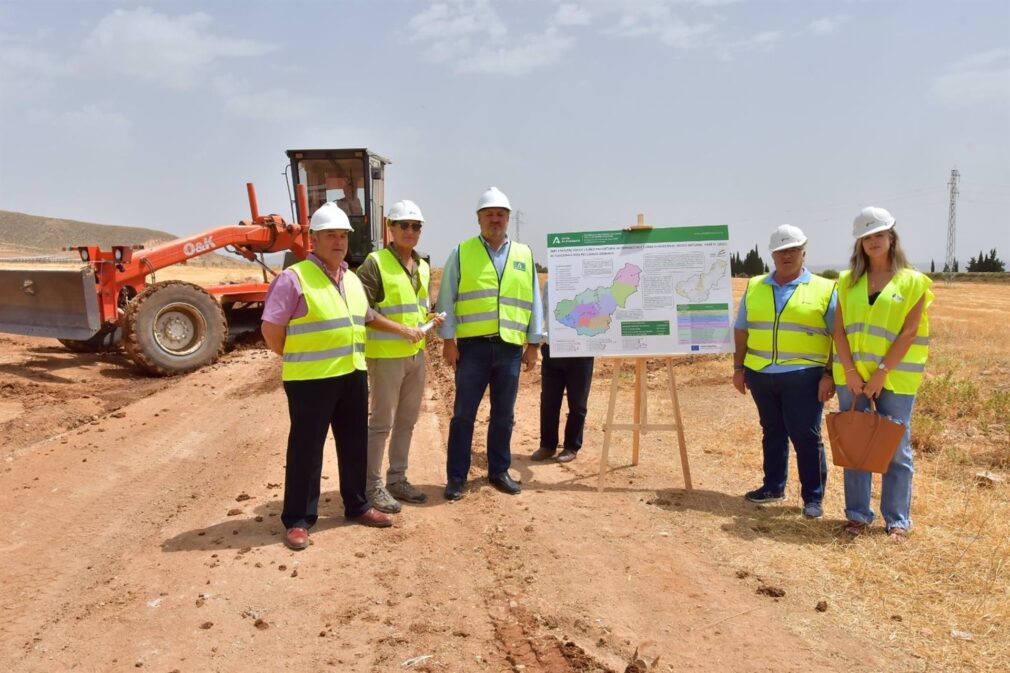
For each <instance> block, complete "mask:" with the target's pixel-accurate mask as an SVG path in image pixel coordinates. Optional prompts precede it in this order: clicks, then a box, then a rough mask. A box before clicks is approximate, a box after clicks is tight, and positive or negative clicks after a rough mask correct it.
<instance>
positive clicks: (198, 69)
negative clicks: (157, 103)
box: [79, 7, 274, 89]
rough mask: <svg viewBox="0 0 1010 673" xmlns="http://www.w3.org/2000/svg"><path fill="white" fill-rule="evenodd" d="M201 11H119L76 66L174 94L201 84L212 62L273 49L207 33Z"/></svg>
mask: <svg viewBox="0 0 1010 673" xmlns="http://www.w3.org/2000/svg"><path fill="white" fill-rule="evenodd" d="M212 24H213V19H212V18H211V17H210V16H208V15H207V14H204V13H202V12H198V13H195V14H183V15H179V16H175V17H171V16H167V15H165V14H160V13H158V12H155V11H153V10H151V9H148V8H146V7H140V8H137V9H131V10H122V9H117V10H115V11H114V12H112V13H111V14H109V15H107V16H106V17H105V18H103V19H102V20H101V21H99V23H98V25H97V26H95V28H94V30H93V31H92V32H91V34H90V35H89V36H88V37H87V39H86V40H85V42H84V49H83V52H82V54H81V56H80V58H79V64H80V66H81V68H82V69H84V70H86V71H96V70H98V71H101V72H103V73H119V74H123V75H127V76H130V77H134V78H137V79H141V80H149V81H154V82H160V83H164V84H166V85H167V86H169V87H172V88H175V89H190V88H193V87H195V86H197V85H199V84H202V83H203V82H204V80H205V78H206V77H207V73H208V70H209V68H210V66H212V65H213V64H214V63H215V62H217V61H219V60H222V59H226V58H240V57H248V56H257V55H260V54H265V53H268V52H270V51H273V50H274V47H272V46H270V45H267V44H263V43H262V42H258V41H254V40H247V39H244V38H231V37H223V36H220V35H216V34H214V33H213V32H211V26H212Z"/></svg>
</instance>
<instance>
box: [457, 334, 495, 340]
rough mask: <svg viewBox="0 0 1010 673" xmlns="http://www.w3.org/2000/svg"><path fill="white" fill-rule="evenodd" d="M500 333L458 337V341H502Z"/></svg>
mask: <svg viewBox="0 0 1010 673" xmlns="http://www.w3.org/2000/svg"><path fill="white" fill-rule="evenodd" d="M501 340H502V338H501V335H499V334H483V335H481V336H472V337H458V338H457V339H456V341H501Z"/></svg>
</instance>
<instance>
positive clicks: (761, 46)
mask: <svg viewBox="0 0 1010 673" xmlns="http://www.w3.org/2000/svg"><path fill="white" fill-rule="evenodd" d="M781 40H782V33H781V32H780V31H777V30H766V31H763V32H760V33H756V34H755V35H751V36H750V37H748V38H744V39H743V40H737V41H735V42H726V43H723V44H720V45H719V47H718V49H717V53H718V55H719V58H720V59H721V60H723V61H731V60H733V57H734V56H736V54H738V53H741V52H755V51H756V52H766V51H771V50H772V49H774V48H775V45H777V44H778V43H779V42H780V41H781Z"/></svg>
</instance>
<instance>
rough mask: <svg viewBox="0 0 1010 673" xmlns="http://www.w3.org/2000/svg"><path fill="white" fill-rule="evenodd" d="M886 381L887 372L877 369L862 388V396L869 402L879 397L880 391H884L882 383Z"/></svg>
mask: <svg viewBox="0 0 1010 673" xmlns="http://www.w3.org/2000/svg"><path fill="white" fill-rule="evenodd" d="M886 379H887V372H886V371H884V370H883V369H878V370H877V371H875V372H873V375H872V376H870V380H869V381H867V382H866V385H864V386H863V394H864V395H866V396H867V397H869V398H870V399H871V400H875V399H877V397H879V396H880V391H881V390H883V389H884V381H885V380H886Z"/></svg>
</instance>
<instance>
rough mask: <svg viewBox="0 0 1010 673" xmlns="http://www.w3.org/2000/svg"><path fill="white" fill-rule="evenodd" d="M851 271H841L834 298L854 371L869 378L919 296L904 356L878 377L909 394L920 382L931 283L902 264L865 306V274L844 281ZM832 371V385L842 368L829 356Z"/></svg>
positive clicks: (925, 354)
mask: <svg viewBox="0 0 1010 673" xmlns="http://www.w3.org/2000/svg"><path fill="white" fill-rule="evenodd" d="M850 278H851V272H849V271H843V272H842V273H841V274H840V275H839V277H838V302H839V305H840V306H841V308H842V320H843V323H844V326H845V336H846V340H847V341H848V342H849V350H851V351H852V362H853V364H854V365H855V367H856V371H858V372H859V375H860V376H862V377H863V380H864V381H866V380H869V378H870V376H872V375H873V372H875V371H877V368H878V367H879V365H880V363H881V362H883V360H884V356H885V355H887V351H888V350H890V348H891V345H892V344H893V343H894V341H895V339H897V338H898V335H899V334H900V333H901V328H902V327H903V326H904V324H905V319H906V318H907V317H908V314H909V312H910V311H911V310H912V309H913V308H915V305H916V304H917V303H919V300H920V299H922V298H923V297H925V304H924V306H923V310H922V319H921V320H920V321H919V330H918V331H917V332H916V335H915V340H914V341H913V342H912V345H911V346H910V347H909V349H908V352H907V353H905V357H903V358H902V359H901V362H899V363H898V364H897V365H896V366H895V367H892V368H891V369H890V370H888V372H887V375H886V376H885V377H884V388H886V389H887V390H890V391H891V392H894V393H897V394H899V395H914V394H915V393H916V392H917V391H918V390H919V385H920V384H921V383H922V374H923V372H924V371H926V359H927V358H928V356H929V316H928V313H927V309H928V308H929V305H930V304H931V303H933V292H932V291H931V290H930V289H929V287H930V285H932V284H933V281H931V280H930V279H929V278H928V277H927V276H925V275H923V274H921V273H919V272H918V271H915V270H914V269H903V270H901V271H899V272H898V273H896V274H894V278H892V279H891V282H890V283H888V284H887V285H886V286H885V287H884V289H883V290H882V291H881V293H880V295H879V296H878V297H877V299H876V301H874V302H873V305H872V306H870V300H869V295H868V294H867V291H868V288H867V283H868V280H867V274H865V273H864V274H863V275H862V277H860V279H859V280H858V281H857V282H856V284H855V286H852V287H850V285H849V279H850ZM832 373H833V374H834V377H835V383H836V384H837V385H844V383H845V369H844V368H843V367H842V364H841V362H838V361H837V360H836V361H835V365H834V367H833V371H832Z"/></svg>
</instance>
